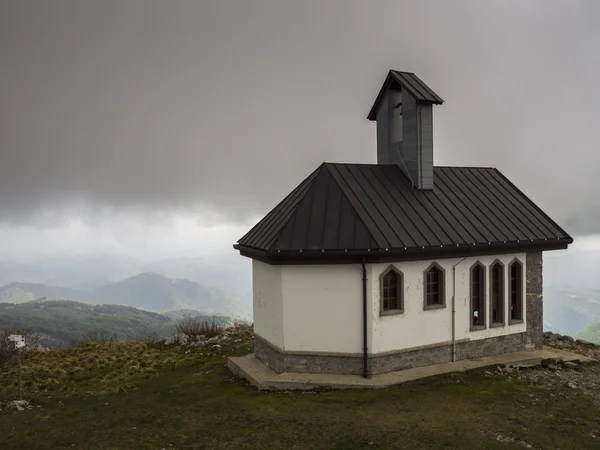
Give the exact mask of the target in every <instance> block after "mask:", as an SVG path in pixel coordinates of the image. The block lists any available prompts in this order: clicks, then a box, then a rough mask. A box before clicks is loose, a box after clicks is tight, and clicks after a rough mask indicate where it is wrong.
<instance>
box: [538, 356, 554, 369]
mask: <svg viewBox="0 0 600 450" xmlns="http://www.w3.org/2000/svg"><path fill="white" fill-rule="evenodd" d="M557 363H558V359H557V358H544V359H542V367H544V368H546V369H547V368H548V367H549V366H550V365H552V364H557Z"/></svg>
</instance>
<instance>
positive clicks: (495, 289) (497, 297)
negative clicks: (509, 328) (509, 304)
mask: <svg viewBox="0 0 600 450" xmlns="http://www.w3.org/2000/svg"><path fill="white" fill-rule="evenodd" d="M490 322H491V323H490V325H491V326H494V325H495V326H499V325H504V265H503V264H502V263H501V262H500V261H496V262H495V263H494V264H492V267H491V268H490Z"/></svg>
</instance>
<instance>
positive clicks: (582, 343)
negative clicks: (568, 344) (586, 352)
mask: <svg viewBox="0 0 600 450" xmlns="http://www.w3.org/2000/svg"><path fill="white" fill-rule="evenodd" d="M575 342H576V343H577V344H581V345H586V346H589V347H595V346H596V344H594V343H593V342H589V341H584V340H583V339H576V340H575Z"/></svg>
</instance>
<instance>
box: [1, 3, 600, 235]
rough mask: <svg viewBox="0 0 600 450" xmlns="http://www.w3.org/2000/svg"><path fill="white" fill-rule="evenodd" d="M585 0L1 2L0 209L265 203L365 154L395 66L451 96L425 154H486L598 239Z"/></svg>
mask: <svg viewBox="0 0 600 450" xmlns="http://www.w3.org/2000/svg"><path fill="white" fill-rule="evenodd" d="M597 5H598V3H597V2H593V1H590V2H576V1H497V2H491V1H490V2H487V1H486V2H481V1H470V2H467V1H453V2H446V1H442V0H440V1H419V2H416V1H414V2H401V1H397V0H395V1H358V0H356V1H346V0H344V1H342V0H339V1H323V0H319V1H314V0H311V1H307V0H305V1H275V0H273V1H246V0H243V1H242V0H239V1H235V2H234V1H224V0H219V1H168V2H158V1H147V0H143V1H141V0H140V1H133V0H130V1H126V2H123V1H107V0H97V1H93V2H91V1H81V0H79V1H60V0H54V1H52V2H48V1H37V2H34V1H13V2H8V1H5V2H2V3H0V61H1V62H0V152H1V163H0V211H2V219H3V220H5V221H9V222H10V221H24V220H26V221H40V220H42V219H43V221H47V220H49V217H53V216H57V217H60V216H64V215H68V213H69V211H73V210H77V211H79V213H81V211H82V210H83V211H84V212H85V213H86V214H94V213H96V212H97V211H106V212H107V213H108V214H110V212H111V211H114V210H118V211H129V210H131V212H132V213H136V212H139V211H144V212H145V213H147V212H151V213H152V212H155V213H157V214H162V213H164V212H166V213H169V212H173V211H190V210H196V209H200V210H207V209H208V210H211V211H213V213H215V214H219V215H222V216H223V217H224V219H223V220H226V221H241V220H243V219H246V218H247V217H248V216H249V215H251V214H262V213H264V212H265V211H266V210H268V209H269V208H270V207H272V206H273V205H274V203H276V202H277V201H279V200H280V199H281V197H282V196H283V195H284V194H285V193H287V192H288V191H290V190H291V189H292V188H293V187H294V186H295V185H296V184H297V183H298V182H299V181H300V180H301V179H302V178H304V177H305V176H306V175H308V173H310V171H312V170H313V169H314V168H315V167H316V166H317V165H318V164H319V163H320V162H322V161H324V160H327V161H348V162H354V161H357V162H358V161H360V162H373V161H374V159H375V130H374V126H373V124H371V123H369V122H368V121H367V120H366V119H365V117H366V114H367V112H368V110H369V108H370V106H371V103H372V101H373V99H374V97H375V95H376V93H377V91H378V89H379V87H380V84H381V83H382V81H383V79H384V77H385V74H386V73H387V70H388V69H390V68H396V69H400V70H408V71H414V72H416V73H417V74H419V75H420V76H421V78H423V79H424V80H425V81H426V82H427V83H428V84H430V85H431V86H432V87H433V88H434V89H435V90H436V91H437V92H438V93H439V94H440V95H441V96H442V97H443V98H444V99H445V100H446V103H445V104H444V105H443V106H441V107H438V108H437V109H436V112H435V114H436V119H435V139H436V142H435V152H436V163H438V164H456V165H459V164H460V165H486V166H496V167H498V168H499V169H501V170H502V171H503V172H504V173H505V174H506V175H507V176H508V177H509V178H510V179H511V180H512V181H514V182H515V183H516V184H517V185H519V186H520V187H521V188H522V189H523V190H524V191H525V192H526V193H527V194H529V195H530V196H531V197H532V198H533V199H534V200H535V201H537V202H538V203H539V204H540V206H542V207H543V208H544V209H545V210H546V211H547V212H548V213H550V214H551V215H553V216H555V217H556V218H557V219H559V220H560V221H562V223H564V224H565V225H566V224H567V223H569V224H571V225H572V229H569V231H572V232H585V233H600V224H599V223H598V221H597V219H598V217H599V213H598V211H600V196H599V195H597V194H598V193H599V192H600V189H599V187H600V174H599V173H598V172H599V167H600V156H599V155H600V153H599V152H598V151H597V146H598V142H599V141H600V131H599V130H600V127H598V122H599V121H600V106H599V105H600V89H598V88H597V83H598V79H600V51H598V48H600V22H599V20H600V11H599V9H598V7H597ZM594 211H595V212H594Z"/></svg>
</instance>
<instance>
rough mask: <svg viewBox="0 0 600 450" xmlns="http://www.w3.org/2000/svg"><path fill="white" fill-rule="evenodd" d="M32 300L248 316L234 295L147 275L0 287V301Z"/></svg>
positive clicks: (152, 274) (15, 283)
mask: <svg viewBox="0 0 600 450" xmlns="http://www.w3.org/2000/svg"><path fill="white" fill-rule="evenodd" d="M36 299H42V300H50V299H65V300H74V301H79V302H86V303H93V304H117V305H126V306H132V307H136V308H142V309H148V310H154V311H173V310H181V309H187V310H194V311H200V312H202V313H203V314H207V315H212V314H225V315H228V316H232V317H243V318H249V317H251V310H250V305H249V304H248V302H247V301H244V300H243V299H242V298H241V297H240V296H238V295H236V294H233V293H230V292H225V291H222V290H220V289H218V288H213V287H207V286H202V285H200V284H198V283H195V282H193V281H189V280H179V279H174V278H167V277H165V276H163V275H159V274H156V273H150V272H145V273H141V274H138V275H135V276H133V277H130V278H127V279H125V280H122V281H119V282H116V283H108V284H104V285H102V286H98V287H94V288H89V289H75V288H67V287H59V286H49V285H46V284H42V283H21V282H13V283H10V284H8V285H5V286H3V287H0V302H3V303H23V302H27V301H32V300H36Z"/></svg>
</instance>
